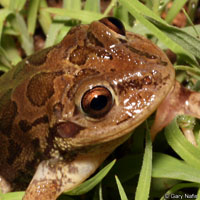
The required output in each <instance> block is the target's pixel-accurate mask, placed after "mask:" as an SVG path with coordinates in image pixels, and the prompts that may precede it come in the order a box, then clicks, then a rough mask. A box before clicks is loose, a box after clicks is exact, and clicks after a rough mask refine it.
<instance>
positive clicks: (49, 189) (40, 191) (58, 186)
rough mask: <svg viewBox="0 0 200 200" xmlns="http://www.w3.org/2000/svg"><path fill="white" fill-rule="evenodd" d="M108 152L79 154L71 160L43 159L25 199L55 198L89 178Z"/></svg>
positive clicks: (45, 199) (50, 199) (51, 199)
mask: <svg viewBox="0 0 200 200" xmlns="http://www.w3.org/2000/svg"><path fill="white" fill-rule="evenodd" d="M108 154H109V153H108V152H104V153H98V154H97V153H90V154H87V155H79V156H77V157H76V158H75V159H74V160H73V161H71V162H64V161H60V160H57V159H51V160H47V161H43V162H41V163H40V165H39V166H38V168H37V171H36V173H35V175H34V177H33V179H32V181H31V183H30V184H29V186H28V188H27V190H26V193H25V196H24V198H23V200H36V199H40V200H54V199H56V198H57V197H58V196H59V195H60V194H61V193H62V192H64V191H69V190H71V189H73V188H74V187H76V186H77V185H79V184H80V183H81V182H83V181H84V180H85V179H87V178H88V177H89V176H90V175H91V174H92V173H94V171H95V170H96V169H97V168H98V167H99V165H100V164H101V162H102V161H103V160H104V159H105V158H106V157H107V156H108Z"/></svg>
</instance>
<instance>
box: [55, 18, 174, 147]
mask: <svg viewBox="0 0 200 200" xmlns="http://www.w3.org/2000/svg"><path fill="white" fill-rule="evenodd" d="M59 46H60V52H65V54H64V57H65V60H64V61H63V63H67V65H65V66H66V68H63V70H64V71H66V74H64V75H63V76H62V77H61V78H60V79H58V80H57V81H56V82H55V86H54V88H55V89H56V88H64V89H63V92H62V93H60V92H59V97H58V98H57V99H59V101H57V102H56V104H55V105H54V107H53V111H52V112H53V114H54V117H53V121H54V123H53V126H54V130H56V134H57V137H61V138H66V139H67V140H68V141H70V144H71V145H72V146H87V145H91V144H98V143H104V142H107V141H110V140H114V139H116V138H119V137H121V136H123V135H125V134H127V133H129V132H130V131H131V130H133V129H134V128H135V127H137V126H138V125H139V124H141V123H142V122H143V121H144V120H145V119H146V118H147V117H148V116H149V115H150V114H152V112H154V111H155V109H156V108H157V106H158V105H159V104H160V102H161V101H162V100H163V98H164V97H165V96H166V94H167V93H168V92H169V90H170V88H171V87H172V85H173V81H174V69H173V67H172V65H171V63H170V61H169V60H168V58H167V57H166V55H165V54H164V53H163V52H162V51H161V50H160V49H159V48H158V47H157V46H155V45H154V44H153V43H152V42H150V41H149V40H147V39H145V38H143V37H141V36H138V35H135V34H133V33H130V32H125V29H124V26H123V24H122V23H121V22H120V21H119V20H118V19H115V18H111V17H109V18H104V19H102V20H100V21H95V22H93V23H91V24H90V25H81V26H78V27H75V28H73V29H72V30H71V31H70V32H69V33H68V35H67V36H66V37H65V38H64V40H63V41H62V42H61V44H60V45H59ZM61 54H62V53H61ZM63 65H64V64H63ZM63 80H65V81H63ZM63 83H64V84H65V85H64V84H63Z"/></svg>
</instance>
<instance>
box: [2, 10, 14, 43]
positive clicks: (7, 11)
mask: <svg viewBox="0 0 200 200" xmlns="http://www.w3.org/2000/svg"><path fill="white" fill-rule="evenodd" d="M11 13H12V11H11V10H9V9H7V8H3V9H0V16H1V17H0V42H1V36H2V30H3V24H4V21H5V19H6V18H7V17H8V15H10V14H11Z"/></svg>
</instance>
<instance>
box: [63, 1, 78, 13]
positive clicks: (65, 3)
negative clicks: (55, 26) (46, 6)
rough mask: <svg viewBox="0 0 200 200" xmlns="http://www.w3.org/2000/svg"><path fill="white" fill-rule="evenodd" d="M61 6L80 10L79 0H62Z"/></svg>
mask: <svg viewBox="0 0 200 200" xmlns="http://www.w3.org/2000/svg"><path fill="white" fill-rule="evenodd" d="M63 8H67V9H68V10H76V11H79V10H81V1H80V0H63Z"/></svg>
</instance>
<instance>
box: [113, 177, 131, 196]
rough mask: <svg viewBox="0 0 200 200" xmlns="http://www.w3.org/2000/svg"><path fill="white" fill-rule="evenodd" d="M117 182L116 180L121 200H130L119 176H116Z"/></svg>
mask: <svg viewBox="0 0 200 200" xmlns="http://www.w3.org/2000/svg"><path fill="white" fill-rule="evenodd" d="M115 180H116V183H117V187H118V190H119V194H120V197H121V200H128V198H127V196H126V193H125V191H124V188H123V187H122V184H121V183H120V180H119V179H118V177H117V176H115Z"/></svg>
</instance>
